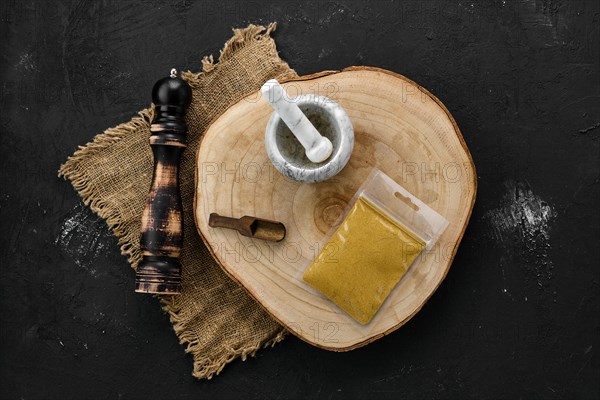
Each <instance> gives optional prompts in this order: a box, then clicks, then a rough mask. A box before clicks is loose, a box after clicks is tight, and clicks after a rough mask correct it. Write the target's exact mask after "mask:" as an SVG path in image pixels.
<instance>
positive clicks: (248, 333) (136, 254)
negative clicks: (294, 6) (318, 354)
mask: <svg viewBox="0 0 600 400" xmlns="http://www.w3.org/2000/svg"><path fill="white" fill-rule="evenodd" d="M274 29H275V24H274V23H273V24H270V25H269V26H268V27H263V26H255V25H249V26H248V27H246V28H244V29H234V30H233V32H234V35H233V37H232V38H231V39H230V40H228V41H227V43H225V46H224V47H223V50H221V53H220V55H219V60H218V62H217V63H214V62H213V58H212V56H208V57H204V59H203V60H202V71H201V72H198V73H193V72H186V73H184V74H183V77H184V79H185V80H186V81H187V82H188V83H189V84H190V86H191V87H192V91H193V97H192V103H191V105H190V107H189V109H188V113H187V117H186V120H187V126H188V147H187V149H186V150H185V151H184V153H183V156H182V160H181V167H180V175H179V176H180V185H181V197H182V201H183V210H184V245H183V250H182V253H181V263H182V285H183V288H182V292H181V294H180V295H179V296H160V297H159V298H160V303H161V305H162V309H163V310H164V311H165V312H166V313H168V314H169V317H170V319H171V322H172V324H173V328H174V330H175V333H176V334H177V336H178V338H179V341H180V342H181V344H183V345H184V346H185V351H186V352H189V353H191V354H192V355H193V357H194V370H193V375H194V376H195V377H197V378H208V379H210V378H212V377H213V376H214V375H215V374H218V373H219V372H220V371H221V370H222V369H223V367H224V366H225V365H226V364H227V363H229V362H231V361H232V360H234V359H236V358H237V357H241V358H242V359H246V357H247V356H249V355H254V354H255V353H256V351H257V350H259V349H261V348H264V347H269V346H273V345H274V344H275V343H277V342H279V341H281V340H282V339H283V338H284V336H285V330H284V329H283V328H282V327H281V325H279V324H277V323H276V322H275V321H274V320H273V319H271V317H269V315H268V314H267V313H266V312H265V311H264V309H263V308H262V307H261V306H260V305H258V304H257V303H256V302H254V301H253V300H252V299H251V298H250V297H249V296H248V295H247V294H246V292H245V291H244V289H243V288H241V287H239V286H238V285H237V284H236V283H234V282H233V281H232V280H230V279H229V278H228V277H227V276H226V275H225V273H224V272H223V271H222V270H221V268H220V267H219V265H218V264H217V263H216V262H215V261H214V260H213V258H212V257H211V255H210V254H209V252H208V250H207V249H206V247H205V246H204V244H203V242H202V240H201V239H200V237H199V236H198V233H197V231H196V228H195V226H194V216H193V199H194V191H195V187H194V163H195V154H196V149H197V147H198V143H199V140H200V137H201V136H202V134H203V133H204V132H205V130H206V129H207V128H208V126H209V125H210V123H211V122H212V121H213V120H214V119H215V118H217V117H218V116H219V115H220V114H221V113H222V112H223V111H224V110H225V109H227V107H228V106H230V105H232V104H234V103H235V102H236V101H238V100H240V99H241V98H242V97H244V96H246V95H247V94H249V93H251V92H253V91H256V90H258V89H259V88H260V86H261V85H262V84H263V83H264V82H265V81H266V80H268V79H271V78H285V77H289V76H295V75H296V73H295V72H294V71H293V70H292V69H290V68H289V66H288V65H287V63H285V62H284V61H282V60H281V59H280V58H279V56H278V54H277V50H276V48H275V41H274V40H273V39H272V38H271V35H270V34H271V32H272V31H273V30H274ZM147 90H148V93H149V92H150V87H148V88H147ZM152 117H153V110H152V108H151V107H150V108H147V109H145V110H143V111H140V112H139V117H136V118H133V119H132V120H131V121H129V122H126V123H124V124H121V125H119V126H117V127H114V128H110V129H108V130H106V131H105V132H104V133H101V134H99V135H97V136H96V137H95V138H94V140H93V141H92V142H91V143H88V144H87V145H85V146H82V147H80V148H79V150H77V151H76V152H75V153H74V154H73V155H72V156H71V157H69V159H68V160H67V161H66V162H65V163H64V164H63V165H62V166H61V168H60V171H59V176H62V177H64V178H66V179H69V180H70V181H71V183H72V184H73V187H74V188H75V189H76V190H77V192H79V194H80V195H81V197H82V198H83V202H84V203H85V204H86V205H88V206H89V207H90V208H91V209H92V210H93V211H94V212H95V213H97V214H98V215H99V216H100V217H102V218H103V219H105V220H106V222H107V224H108V226H109V227H110V228H111V229H112V231H113V232H114V234H115V235H116V236H117V237H118V238H119V245H120V248H121V252H122V254H123V255H125V256H127V257H128V260H129V263H130V264H131V266H132V267H133V268H134V269H135V268H136V266H137V264H138V262H139V261H140V260H141V254H140V250H139V238H140V224H141V215H142V210H143V208H144V204H145V199H146V195H147V193H148V190H149V188H150V181H151V178H152V169H153V159H152V152H151V149H150V145H149V143H148V139H149V136H150V122H151V121H152ZM131 290H133V283H132V287H131ZM140 296H143V295H140Z"/></svg>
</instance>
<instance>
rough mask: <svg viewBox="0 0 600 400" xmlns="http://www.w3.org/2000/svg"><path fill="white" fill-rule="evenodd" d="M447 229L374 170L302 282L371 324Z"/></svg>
mask: <svg viewBox="0 0 600 400" xmlns="http://www.w3.org/2000/svg"><path fill="white" fill-rule="evenodd" d="M447 226H448V221H447V220H446V219H445V218H444V217H443V216H441V215H440V214H438V213H437V212H436V211H434V210H433V209H431V207H429V206H427V205H426V204H425V203H423V202H422V201H421V200H419V199H418V198H416V197H415V196H413V195H412V194H411V193H409V192H408V191H407V190H406V189H404V188H403V187H402V186H400V185H399V184H398V183H396V182H394V181H393V180H392V179H391V178H390V177H389V176H387V175H386V174H384V173H383V172H382V171H380V170H378V169H374V170H373V171H372V172H371V173H370V175H369V177H368V178H367V179H366V181H365V182H364V183H363V185H362V186H361V187H360V188H359V190H358V191H357V192H356V194H355V195H354V197H353V198H352V200H351V201H350V203H349V205H348V207H347V209H346V212H345V213H344V215H342V217H341V218H340V220H339V221H338V222H337V223H336V224H335V225H334V226H333V227H332V228H331V230H330V231H329V232H328V233H327V235H326V236H325V239H324V240H323V242H322V243H321V247H320V251H319V253H318V254H317V256H316V257H315V258H314V260H312V262H311V263H310V265H309V266H308V268H306V270H305V271H304V274H303V277H302V279H303V280H304V281H305V282H306V283H308V284H309V285H310V286H312V287H313V288H314V289H316V290H318V291H319V292H321V293H322V294H323V295H325V296H326V297H327V298H329V300H331V301H333V302H334V303H335V304H337V305H338V306H339V307H340V308H342V309H343V310H344V311H345V312H346V313H348V314H349V315H350V316H351V317H352V318H354V320H356V321H357V322H359V323H360V324H363V325H365V324H369V322H370V321H371V320H372V319H373V317H374V315H375V314H376V313H377V311H378V310H379V308H380V307H381V305H382V304H383V303H384V301H385V299H386V298H387V297H388V295H389V294H390V292H391V291H392V290H393V289H394V288H395V287H396V285H398V282H400V281H401V279H402V277H403V276H404V275H405V273H406V272H407V271H408V269H409V268H419V264H420V261H421V260H422V258H423V257H420V255H421V254H422V252H423V251H424V250H429V249H431V248H432V247H433V246H434V245H435V243H436V242H437V240H438V238H439V237H440V236H441V235H442V233H443V232H444V230H445V229H446V227H447ZM401 284H402V282H400V284H399V285H401Z"/></svg>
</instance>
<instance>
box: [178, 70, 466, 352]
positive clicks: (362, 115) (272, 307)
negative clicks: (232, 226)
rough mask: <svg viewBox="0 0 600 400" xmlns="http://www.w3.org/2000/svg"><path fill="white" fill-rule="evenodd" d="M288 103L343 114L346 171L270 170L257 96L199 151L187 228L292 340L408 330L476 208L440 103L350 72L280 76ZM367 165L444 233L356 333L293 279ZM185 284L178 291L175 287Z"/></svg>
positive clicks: (398, 81)
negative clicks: (431, 212)
mask: <svg viewBox="0 0 600 400" xmlns="http://www.w3.org/2000/svg"><path fill="white" fill-rule="evenodd" d="M284 87H285V88H286V91H287V92H288V93H289V95H290V96H295V95H299V94H308V93H317V94H320V95H324V96H328V97H330V98H332V99H333V100H335V101H336V102H338V103H339V104H340V105H341V106H342V107H344V108H345V110H346V111H347V113H348V115H349V116H350V119H351V120H352V124H353V126H354V130H355V145H354V151H353V153H352V157H351V158H350V161H349V163H348V165H347V166H346V167H345V168H344V169H343V170H342V171H341V172H340V173H339V174H338V175H336V176H335V177H334V178H332V179H330V180H328V181H325V182H321V183H317V184H303V183H299V182H295V181H292V180H290V179H288V178H286V177H284V176H283V175H281V174H280V173H279V172H278V171H277V170H276V169H275V168H274V167H273V166H272V165H271V163H270V162H269V158H268V157H267V153H266V150H265V146H264V137H265V126H266V124H267V120H268V119H269V117H270V115H271V113H272V112H273V110H272V108H271V107H270V106H269V104H268V103H267V102H266V100H265V99H264V98H262V97H261V96H260V94H259V92H257V93H255V94H252V95H250V96H247V97H246V98H244V99H242V100H241V101H239V102H238V103H236V104H234V105H233V106H232V107H230V108H229V109H227V110H226V111H225V112H224V113H223V114H222V115H221V116H220V117H219V118H218V119H217V120H216V121H215V122H214V123H213V124H212V125H211V126H210V127H209V129H208V130H207V131H206V133H205V134H204V137H203V139H202V142H201V144H200V146H199V148H198V154H197V169H196V197H195V220H196V226H197V228H198V232H199V233H200V235H201V236H202V239H203V240H204V242H205V243H206V245H207V246H208V248H209V249H210V251H211V253H212V255H213V256H214V257H215V259H216V260H217V261H218V262H219V264H220V265H221V266H222V268H223V270H224V271H225V272H226V273H227V274H228V275H229V276H230V277H231V278H233V279H234V280H235V281H237V282H238V283H240V284H241V285H242V286H243V287H244V288H245V289H246V290H247V291H248V293H249V294H250V295H251V296H252V297H253V298H254V299H256V301H258V302H259V303H260V304H262V305H263V306H264V307H265V309H266V310H267V311H268V312H269V313H270V314H271V315H272V316H273V318H275V319H276V320H277V321H279V322H280V323H281V324H283V325H284V326H286V327H287V328H288V329H289V330H290V331H291V332H292V333H294V334H295V335H297V336H298V337H299V338H301V339H303V340H305V341H307V342H309V343H311V344H313V345H316V346H319V347H322V348H325V349H328V350H334V351H345V350H351V349H354V348H357V347H360V346H363V345H365V344H367V343H370V342H372V341H373V340H376V339H378V338H380V337H382V336H384V335H386V334H388V333H390V332H392V331H394V330H395V329H397V328H399V327H400V326H402V325H403V324H404V323H406V322H407V321H408V320H409V319H410V318H411V317H412V316H413V315H415V314H416V313H417V312H418V311H419V310H420V309H421V307H422V306H423V304H424V303H425V302H426V301H427V300H428V299H429V298H430V297H431V295H432V294H433V293H434V292H435V290H436V289H437V287H438V286H439V285H440V283H441V282H442V280H443V279H444V277H445V276H446V274H447V273H448V270H449V268H450V264H451V263H452V260H453V258H454V256H455V254H456V250H457V248H458V245H459V243H460V240H461V238H462V236H463V233H464V231H465V227H466V225H467V223H468V220H469V217H470V215H471V210H472V208H473V204H474V201H475V193H476V175H475V167H474V165H473V161H472V159H471V156H470V154H469V151H468V149H467V146H466V144H465V142H464V140H463V138H462V135H461V133H460V131H459V129H458V126H457V125H456V122H455V121H454V119H453V118H452V116H451V115H450V113H449V112H448V110H447V109H446V107H444V105H443V104H442V103H441V102H440V101H439V100H438V99H437V98H436V97H435V96H433V95H432V94H431V93H429V92H428V91H427V90H426V89H424V88H422V87H420V86H419V85H418V84H416V83H415V82H413V81H411V80H409V79H407V78H405V77H403V76H401V75H398V74H396V73H393V72H390V71H386V70H382V69H378V68H371V67H350V68H347V69H344V70H343V71H325V72H322V73H318V74H313V75H309V76H303V77H299V78H295V79H293V80H289V81H287V82H286V83H285V84H284ZM373 167H377V168H379V169H381V170H382V171H383V172H385V173H386V174H388V175H389V176H390V177H391V178H392V179H394V180H395V181H396V182H398V183H400V184H401V185H403V186H404V187H405V188H406V189H407V190H409V191H410V192H411V193H413V194H414V195H416V196H417V197H418V198H420V199H421V200H422V201H424V202H425V203H427V204H428V205H429V206H430V207H432V208H433V209H435V210H436V211H437V212H439V213H440V214H442V215H443V216H444V217H445V218H446V219H447V220H448V221H449V222H450V225H449V227H448V228H447V230H446V231H445V232H444V234H443V236H442V237H441V238H440V240H439V242H438V245H437V246H435V248H434V249H433V250H431V251H430V252H428V253H427V254H423V255H422V257H425V259H426V262H425V263H423V264H422V265H420V268H418V269H416V268H411V269H410V270H409V271H408V272H407V273H406V275H405V276H404V277H403V279H402V280H401V281H400V283H399V284H398V285H397V286H396V287H395V288H394V289H393V290H392V292H391V293H390V295H389V297H388V299H387V300H386V301H385V303H384V304H383V306H382V307H381V309H380V310H379V312H378V313H377V314H376V315H375V317H374V318H373V320H372V321H371V322H370V324H368V325H366V326H362V325H360V324H358V323H357V322H355V321H354V320H353V319H352V318H351V317H349V316H348V315H347V314H346V313H345V312H344V311H342V310H341V309H340V308H338V307H337V306H336V305H335V304H334V303H332V302H331V301H329V300H328V299H327V298H325V297H324V296H322V295H321V294H320V293H318V292H317V291H315V290H314V289H312V288H311V287H309V286H308V285H306V284H305V283H304V282H303V281H302V273H303V271H304V269H305V268H306V267H307V266H308V264H309V262H310V260H311V259H312V258H313V257H314V256H315V254H316V252H318V251H319V248H320V247H319V243H320V242H321V241H322V239H323V238H324V235H325V233H326V232H327V231H328V230H329V228H330V227H331V226H332V225H333V224H334V223H335V222H336V220H337V219H338V217H339V216H340V215H341V214H342V212H343V210H344V209H345V207H346V205H347V203H348V201H349V200H350V199H351V198H352V196H353V195H354V193H355V192H356V190H357V189H358V187H359V186H360V185H361V184H362V182H363V181H364V179H365V178H366V177H367V175H368V174H369V172H370V171H371V170H372V168H373ZM211 212H216V213H219V214H221V215H226V216H233V217H241V216H243V215H252V216H256V217H259V218H265V219H270V220H276V221H281V222H283V223H284V224H285V226H286V229H287V236H286V238H285V239H284V240H283V241H282V242H280V243H271V242H265V241H260V240H257V239H252V238H248V237H244V236H241V235H240V234H238V233H237V232H236V231H233V230H227V229H222V228H210V227H209V226H208V217H209V214H210V213H211ZM184 284H185V283H184Z"/></svg>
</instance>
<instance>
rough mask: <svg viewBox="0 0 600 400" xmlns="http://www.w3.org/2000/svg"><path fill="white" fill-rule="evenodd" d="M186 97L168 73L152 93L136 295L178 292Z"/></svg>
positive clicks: (181, 85) (186, 87)
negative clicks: (149, 166) (150, 166)
mask: <svg viewBox="0 0 600 400" xmlns="http://www.w3.org/2000/svg"><path fill="white" fill-rule="evenodd" d="M191 98H192V90H191V88H190V86H189V85H188V84H187V83H186V82H185V81H184V80H183V79H181V78H179V77H178V76H177V71H176V70H174V69H173V70H171V75H170V76H168V77H166V78H163V79H161V80H159V81H158V82H156V84H155V85H154V88H153V89H152V102H153V103H154V111H155V112H154V120H153V121H152V124H151V125H150V131H151V136H150V146H151V147H152V153H153V155H154V173H153V177H152V184H151V186H150V192H149V193H148V197H147V199H146V207H145V208H144V213H143V214H142V234H141V238H140V250H141V252H142V261H141V262H140V263H139V265H138V267H137V272H136V280H135V291H136V292H141V293H155V294H178V293H179V292H180V290H181V263H180V262H179V254H180V252H181V248H182V245H183V209H182V205H181V195H180V191H179V160H180V158H181V154H182V153H183V150H184V149H185V147H186V130H187V128H186V125H185V113H186V109H187V107H188V105H189V103H190V101H191Z"/></svg>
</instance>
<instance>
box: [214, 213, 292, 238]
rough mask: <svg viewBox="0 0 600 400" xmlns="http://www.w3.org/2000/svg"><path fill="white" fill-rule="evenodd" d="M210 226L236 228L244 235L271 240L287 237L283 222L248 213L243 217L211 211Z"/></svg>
mask: <svg viewBox="0 0 600 400" xmlns="http://www.w3.org/2000/svg"><path fill="white" fill-rule="evenodd" d="M208 226H210V227H211V228H227V229H235V230H236V231H238V232H239V233H240V234H241V235H243V236H248V237H251V238H256V239H262V240H269V241H271V242H279V241H281V240H283V238H284V237H285V226H284V225H283V224H282V223H281V222H277V221H269V220H267V219H260V218H256V217H250V216H248V215H244V216H243V217H241V218H231V217H223V216H222V215H219V214H217V213H211V214H210V217H209V218H208Z"/></svg>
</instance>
